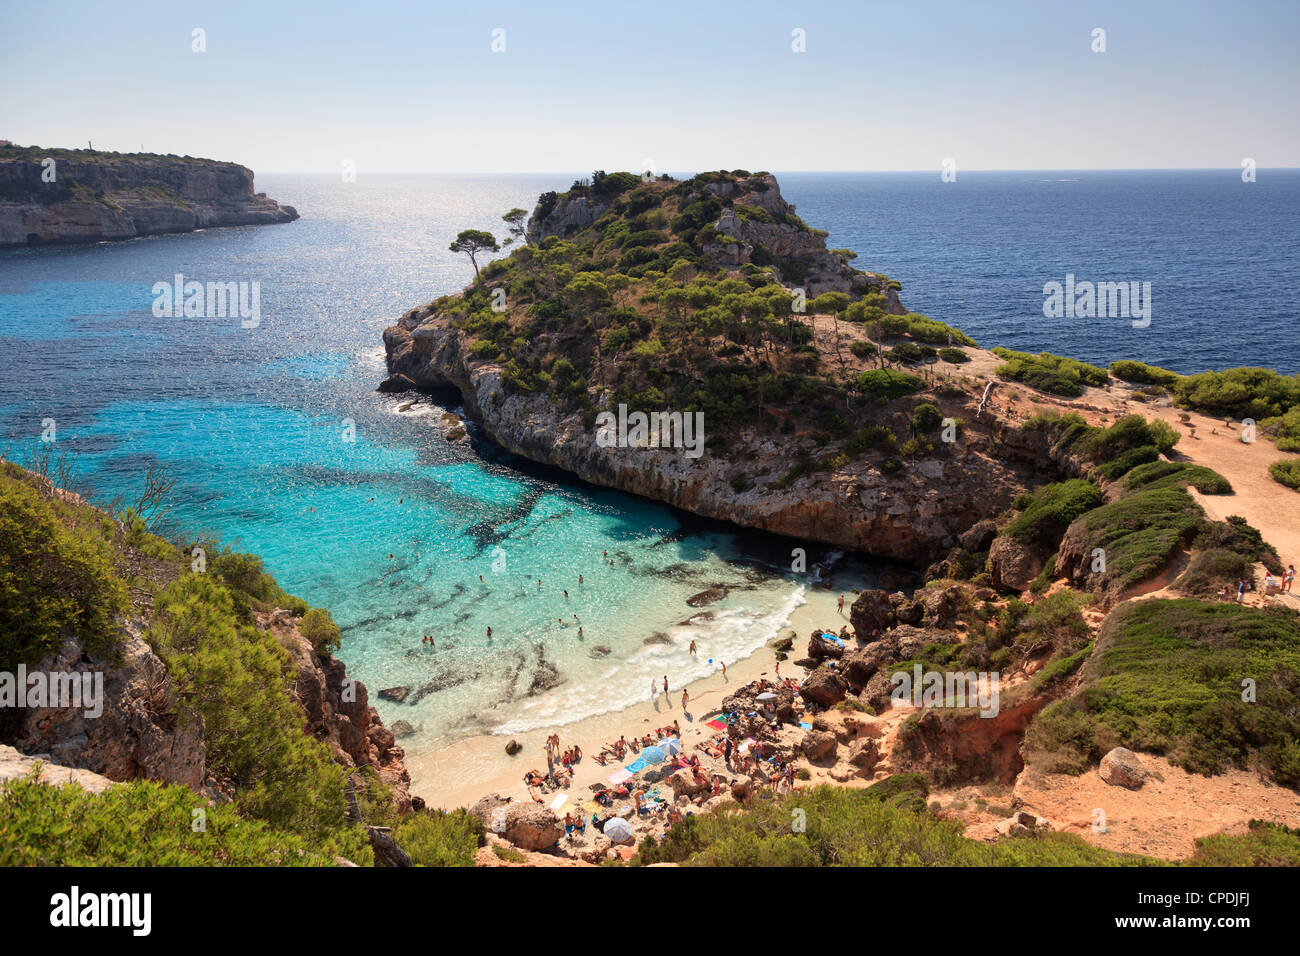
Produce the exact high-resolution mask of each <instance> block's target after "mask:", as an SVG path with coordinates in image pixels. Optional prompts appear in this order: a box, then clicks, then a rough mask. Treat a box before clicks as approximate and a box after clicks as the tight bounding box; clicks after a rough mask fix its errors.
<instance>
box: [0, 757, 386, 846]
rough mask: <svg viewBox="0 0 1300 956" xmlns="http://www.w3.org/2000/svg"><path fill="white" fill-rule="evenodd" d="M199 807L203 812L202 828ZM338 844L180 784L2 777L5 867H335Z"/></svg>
mask: <svg viewBox="0 0 1300 956" xmlns="http://www.w3.org/2000/svg"><path fill="white" fill-rule="evenodd" d="M195 810H202V811H203V812H204V815H205V819H204V829H203V830H202V831H200V832H195V830H194V828H193V824H194V819H195V817H194V811H195ZM335 849H336V848H335V847H333V846H330V847H315V846H313V845H312V844H311V843H310V842H309V841H306V840H304V839H303V838H302V837H300V836H297V835H294V834H290V833H284V832H278V831H276V830H273V829H271V828H270V827H268V826H266V824H264V823H261V822H258V821H255V820H245V819H243V818H242V817H240V816H239V815H238V814H237V813H236V812H235V810H234V808H233V807H231V806H229V805H221V804H212V803H210V802H209V801H208V800H207V799H206V798H205V797H201V796H199V795H198V794H196V793H194V792H193V791H192V790H190V789H189V788H188V787H185V786H181V785H179V784H171V785H164V784H159V783H154V782H152V781H148V780H135V781H132V782H130V783H122V784H118V785H116V786H113V787H109V788H108V789H107V790H105V791H104V792H103V793H99V794H95V793H91V792H89V791H87V790H83V789H82V788H81V787H80V786H77V785H76V784H65V785H62V786H59V785H53V784H45V783H40V782H38V780H37V779H36V776H35V774H32V775H29V776H28V777H27V778H24V779H18V780H10V781H7V782H5V783H3V784H0V866H4V867H15V866H60V867H68V866H100V867H110V866H111V867H128V866H129V867H137V866H139V867H154V866H334V865H335V862H334V857H333V853H334V850H335ZM366 853H367V854H368V853H369V850H368V849H367V850H366ZM349 859H351V860H352V862H354V863H360V864H365V863H368V862H369V860H370V858H369V856H364V857H362V856H359V855H358V856H354V857H349Z"/></svg>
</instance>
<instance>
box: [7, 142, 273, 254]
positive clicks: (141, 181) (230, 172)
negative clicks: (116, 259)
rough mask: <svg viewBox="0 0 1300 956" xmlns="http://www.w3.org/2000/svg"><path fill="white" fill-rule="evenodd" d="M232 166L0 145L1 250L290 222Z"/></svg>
mask: <svg viewBox="0 0 1300 956" xmlns="http://www.w3.org/2000/svg"><path fill="white" fill-rule="evenodd" d="M297 218H298V212H297V210H295V209H294V208H293V207H292V206H282V205H280V204H279V203H277V202H276V201H275V200H274V199H269V198H267V197H266V196H265V195H264V194H261V193H254V192H253V171H252V170H251V169H248V168H247V167H245V166H239V165H236V164H235V163H223V162H217V161H215V160H210V159H194V158H192V157H181V156H158V155H154V154H150V153H105V152H90V151H89V150H67V149H42V148H40V147H36V146H28V147H21V146H13V145H0V248H4V247H12V246H32V245H44V244H47V243H64V242H100V241H103V240H108V239H131V238H133V237H135V236H148V235H155V234H158V233H168V232H189V231H191V230H194V229H202V228H206V227H210V226H248V225H265V224H268V223H281V222H292V221H293V220H295V219H297Z"/></svg>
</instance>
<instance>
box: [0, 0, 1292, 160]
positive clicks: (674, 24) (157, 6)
mask: <svg viewBox="0 0 1300 956" xmlns="http://www.w3.org/2000/svg"><path fill="white" fill-rule="evenodd" d="M1097 29H1101V30H1104V31H1105V35H1104V40H1105V50H1104V52H1095V51H1094V46H1096V45H1097V40H1096V39H1095V38H1094V31H1095V30H1097ZM195 30H201V31H203V32H202V40H203V45H204V46H205V50H204V51H203V52H196V51H195V50H194V46H195V45H196V40H195V35H194V31H195ZM494 31H501V32H496V33H494ZM795 31H802V34H801V37H802V46H803V50H802V51H801V52H796V50H795V47H796V46H798V45H800V38H799V36H796V34H795ZM494 46H495V47H496V49H495V50H494ZM1298 53H1300V0H1232V2H1204V0H1179V2H1166V0H1140V2H1139V0H1122V2H1092V0H1071V2H1061V0H1038V2H1015V0H988V2H979V3H976V2H971V0H958V2H947V0H932V2H931V0H891V2H883V3H875V2H867V0H859V2H816V0H806V2H805V0H799V2H766V0H746V2H743V3H739V2H728V3H718V2H711V0H695V2H676V0H656V2H652V3H622V2H618V0H612V2H611V0H605V2H602V3H577V2H565V0H546V2H536V0H534V2H529V3H491V2H480V3H462V4H452V3H443V2H437V0H421V2H414V3H397V2H383V0H371V2H365V3H359V2H356V0H348V2H339V0H314V2H311V3H277V2H274V0H259V2H244V0H222V2H220V3H185V2H183V0H165V2H154V0H139V2H132V0H119V2H85V0H70V2H59V0H51V2H31V0H0V139H9V140H12V141H13V142H15V143H18V144H20V145H40V146H63V147H76V146H85V145H86V143H87V142H93V143H94V145H95V147H96V148H97V149H112V150H120V151H134V150H140V149H143V150H145V151H149V152H160V153H177V154H181V155H186V154H188V155H194V156H205V157H210V158H215V159H223V160H233V161H236V162H239V163H242V164H243V165H246V166H250V167H252V168H253V169H254V170H256V171H257V172H338V171H339V170H340V168H341V166H342V164H343V163H344V162H345V161H350V162H351V163H352V164H354V168H355V169H356V171H357V174H358V175H362V174H364V173H366V172H374V173H382V172H448V173H451V172H462V173H463V172H483V173H494V172H556V171H574V170H590V169H606V170H610V171H613V170H618V169H627V170H632V171H636V172H640V171H642V170H643V169H644V168H645V167H646V166H647V165H648V166H650V167H651V168H653V169H654V170H655V171H657V172H663V171H669V170H671V171H694V170H705V169H719V168H726V169H732V168H747V169H771V170H782V171H790V170H932V169H933V170H938V169H941V168H942V166H943V162H944V160H945V159H951V160H952V161H953V165H954V166H955V168H956V169H958V170H962V169H965V170H981V169H984V170H989V169H1105V168H1111V169H1139V168H1150V169H1178V168H1229V167H1231V168H1237V167H1240V165H1241V163H1242V160H1243V159H1244V158H1247V157H1249V158H1252V159H1254V160H1255V162H1256V164H1257V165H1258V166H1259V167H1262V168H1269V167H1282V166H1300V55H1298Z"/></svg>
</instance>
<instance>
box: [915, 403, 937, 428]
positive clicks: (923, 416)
mask: <svg viewBox="0 0 1300 956" xmlns="http://www.w3.org/2000/svg"><path fill="white" fill-rule="evenodd" d="M941 424H943V414H942V413H941V412H940V411H939V409H937V408H935V407H934V406H933V405H931V404H930V403H929V402H922V403H921V404H920V405H917V406H916V408H914V409H912V427H913V428H914V429H916V430H917V431H918V432H932V431H934V430H935V429H936V428H938V427H939V426H940V425H941Z"/></svg>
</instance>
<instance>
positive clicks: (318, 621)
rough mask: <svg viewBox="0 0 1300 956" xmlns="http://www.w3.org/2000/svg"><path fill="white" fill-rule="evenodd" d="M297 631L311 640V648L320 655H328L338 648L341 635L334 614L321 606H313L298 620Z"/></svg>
mask: <svg viewBox="0 0 1300 956" xmlns="http://www.w3.org/2000/svg"><path fill="white" fill-rule="evenodd" d="M298 632H299V633H300V634H302V636H303V637H305V638H307V640H308V641H310V642H311V646H312V649H313V650H314V651H315V652H316V653H317V654H320V655H322V656H330V655H332V654H334V652H335V651H337V650H338V649H339V643H340V642H341V636H340V633H339V626H338V625H337V624H335V623H334V616H333V615H332V614H330V612H329V611H327V610H325V609H324V608H323V607H314V608H312V609H311V610H310V611H308V612H307V613H306V614H304V615H303V616H302V620H301V621H299V622H298Z"/></svg>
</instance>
